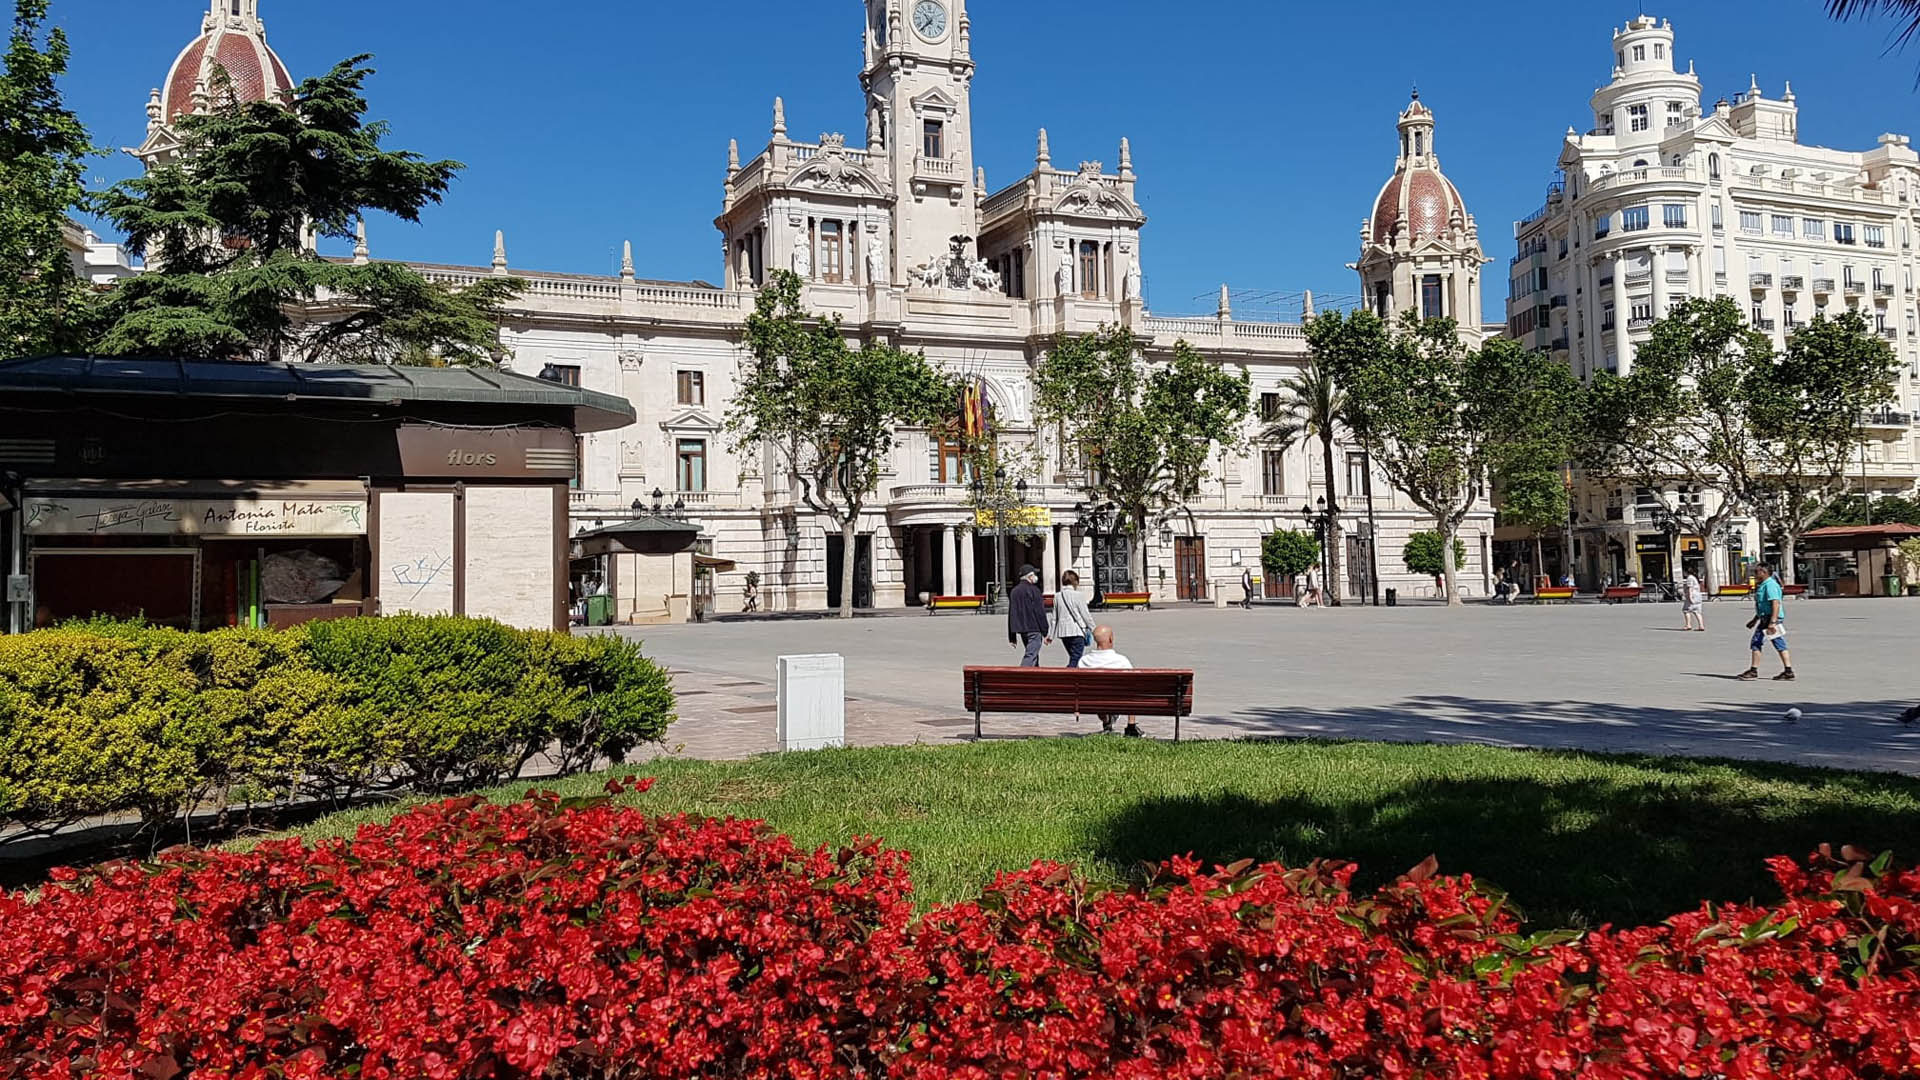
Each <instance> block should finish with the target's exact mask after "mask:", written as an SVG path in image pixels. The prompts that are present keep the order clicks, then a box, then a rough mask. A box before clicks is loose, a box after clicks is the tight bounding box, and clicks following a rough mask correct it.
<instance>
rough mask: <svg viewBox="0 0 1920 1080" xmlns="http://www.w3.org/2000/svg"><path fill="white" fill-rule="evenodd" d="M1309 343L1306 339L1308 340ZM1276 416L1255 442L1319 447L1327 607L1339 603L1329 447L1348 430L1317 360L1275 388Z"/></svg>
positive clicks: (1338, 398) (1340, 397) (1335, 391)
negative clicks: (1324, 512) (1310, 442)
mask: <svg viewBox="0 0 1920 1080" xmlns="http://www.w3.org/2000/svg"><path fill="white" fill-rule="evenodd" d="M1308 340H1309V342H1311V341H1312V338H1311V337H1309V339H1308ZM1280 391H1281V399H1280V415H1278V416H1276V417H1272V418H1264V419H1267V420H1268V423H1267V426H1266V428H1265V429H1264V430H1263V431H1261V433H1260V437H1261V438H1262V439H1263V440H1265V441H1267V442H1269V443H1271V444H1272V445H1273V447H1274V448H1275V449H1277V450H1289V449H1292V448H1293V447H1294V446H1295V445H1296V444H1299V443H1303V442H1306V441H1307V440H1309V439H1313V440H1318V442H1319V443H1320V457H1321V465H1322V468H1323V472H1324V476H1323V480H1324V483H1325V487H1326V500H1327V511H1328V524H1327V567H1326V578H1327V592H1328V593H1329V594H1330V595H1331V597H1332V600H1333V603H1334V604H1335V605H1338V604H1339V603H1340V584H1339V583H1340V581H1341V580H1342V578H1341V577H1340V559H1341V550H1342V549H1341V544H1340V534H1341V528H1340V513H1341V507H1340V499H1339V496H1338V493H1337V492H1336V491H1335V487H1334V478H1335V477H1336V476H1338V475H1339V474H1338V472H1336V471H1335V469H1334V459H1333V444H1334V441H1335V440H1336V439H1337V438H1338V437H1339V434H1340V431H1341V430H1342V429H1344V428H1347V427H1348V426H1349V425H1348V423H1347V420H1346V415H1345V414H1346V409H1347V396H1346V394H1344V393H1342V392H1341V390H1340V387H1339V385H1338V384H1337V383H1335V382H1334V381H1333V377H1332V376H1331V375H1329V374H1327V370H1326V368H1325V367H1323V366H1322V365H1321V364H1320V362H1319V360H1318V359H1313V360H1309V361H1308V363H1307V366H1306V367H1305V368H1302V369H1301V370H1300V371H1299V372H1298V373H1297V374H1295V375H1292V376H1290V377H1288V378H1286V379H1284V380H1282V381H1281V383H1280Z"/></svg>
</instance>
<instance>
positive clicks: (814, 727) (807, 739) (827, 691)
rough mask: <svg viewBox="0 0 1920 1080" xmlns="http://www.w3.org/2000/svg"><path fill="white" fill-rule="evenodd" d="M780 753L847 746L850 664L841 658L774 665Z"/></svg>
mask: <svg viewBox="0 0 1920 1080" xmlns="http://www.w3.org/2000/svg"><path fill="white" fill-rule="evenodd" d="M774 684H775V686H776V687H777V688H778V700H779V703H780V704H779V720H778V729H777V730H778V735H779V740H780V749H781V750H783V751H786V750H827V749H836V748H839V747H842V746H845V745H847V663H846V660H845V659H843V658H842V657H840V656H839V655H838V654H833V653H828V654H825V655H812V656H782V657H780V658H779V659H778V660H776V661H775V662H774Z"/></svg>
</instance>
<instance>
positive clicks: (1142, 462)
mask: <svg viewBox="0 0 1920 1080" xmlns="http://www.w3.org/2000/svg"><path fill="white" fill-rule="evenodd" d="M1248 385H1249V380H1248V379H1247V376H1246V375H1245V374H1244V373H1242V374H1238V375H1235V374H1230V373H1228V372H1226V371H1224V370H1222V369H1221V368H1220V367H1218V366H1217V365H1215V364H1214V363H1212V362H1211V361H1209V360H1208V359H1207V358H1206V357H1204V356H1202V355H1200V353H1199V352H1198V351H1196V350H1195V349H1193V348H1192V347H1191V346H1189V345H1188V344H1187V343H1186V342H1184V341H1181V342H1176V343H1175V345H1174V347H1173V357H1172V359H1171V360H1170V361H1169V362H1168V363H1166V364H1163V365H1159V366H1156V367H1153V368H1151V369H1149V368H1148V367H1147V365H1146V364H1145V363H1144V362H1143V361H1142V359H1141V355H1140V344H1139V341H1138V340H1137V339H1136V338H1135V337H1134V336H1133V333H1132V332H1131V331H1129V330H1126V329H1124V328H1120V327H1108V328H1104V329H1101V330H1100V331H1098V332H1097V333H1092V334H1087V335H1084V336H1079V337H1075V336H1070V335H1061V336H1060V337H1058V338H1056V339H1054V343H1053V347H1052V348H1051V349H1050V350H1048V352H1047V355H1046V357H1045V358H1043V359H1042V360H1041V361H1040V363H1039V364H1038V365H1036V366H1035V368H1034V372H1033V386H1034V414H1035V419H1036V420H1037V421H1038V422H1039V423H1040V424H1042V425H1044V426H1047V427H1057V428H1058V429H1059V430H1060V431H1061V433H1062V436H1063V437H1064V439H1065V441H1066V443H1067V448H1071V449H1072V450H1077V451H1078V452H1079V453H1080V455H1082V457H1083V459H1084V461H1085V463H1086V466H1087V469H1086V480H1085V487H1086V491H1087V494H1088V495H1089V496H1090V497H1091V498H1093V499H1096V500H1104V501H1108V502H1111V503H1113V504H1114V505H1115V506H1117V507H1119V508H1120V509H1121V510H1122V511H1123V512H1124V513H1125V514H1126V516H1127V520H1128V521H1129V522H1130V523H1131V525H1132V528H1133V533H1134V537H1135V540H1136V543H1135V545H1134V550H1133V574H1134V581H1136V582H1142V583H1144V582H1145V581H1146V564H1145V557H1146V553H1145V550H1144V547H1143V545H1142V544H1140V543H1139V542H1138V541H1139V538H1141V537H1144V536H1146V535H1147V530H1148V527H1149V525H1148V521H1149V518H1151V517H1153V516H1155V515H1161V516H1164V515H1168V514H1172V513H1177V512H1180V511H1182V510H1185V509H1186V507H1187V504H1188V503H1189V502H1190V501H1191V500H1192V499H1193V498H1194V497H1195V496H1196V495H1198V494H1199V493H1200V488H1201V487H1202V486H1203V485H1204V484H1205V483H1206V481H1207V478H1208V477H1209V475H1211V463H1212V462H1213V461H1214V460H1216V458H1215V455H1216V454H1218V453H1222V452H1225V451H1226V450H1228V449H1230V448H1232V447H1234V446H1237V445H1239V443H1240V441H1241V439H1242V438H1243V429H1244V427H1245V425H1246V420H1247V416H1248V414H1249V413H1250V412H1251V411H1252V404H1251V394H1250V393H1249V391H1248Z"/></svg>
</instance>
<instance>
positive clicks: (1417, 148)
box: [1413, 131, 1427, 157]
mask: <svg viewBox="0 0 1920 1080" xmlns="http://www.w3.org/2000/svg"><path fill="white" fill-rule="evenodd" d="M1426 152H1427V136H1426V134H1425V133H1424V132H1419V131H1416V132H1414V133H1413V156H1414V157H1420V156H1421V155H1423V154H1425V153H1426Z"/></svg>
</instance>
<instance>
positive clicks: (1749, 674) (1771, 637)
mask: <svg viewBox="0 0 1920 1080" xmlns="http://www.w3.org/2000/svg"><path fill="white" fill-rule="evenodd" d="M1754 572H1755V573H1756V574H1758V575H1759V580H1758V582H1757V583H1756V584H1755V585H1754V587H1753V607H1754V615H1753V618H1752V619H1749V620H1748V621H1747V626H1748V628H1749V629H1751V630H1752V631H1753V641H1752V642H1751V643H1750V645H1749V648H1750V649H1751V650H1752V652H1753V664H1752V666H1750V667H1748V668H1747V670H1745V671H1743V672H1741V673H1740V680H1741V681H1742V682H1752V681H1754V680H1755V679H1758V678H1759V677H1760V658H1761V656H1762V655H1763V653H1764V647H1765V646H1767V645H1769V644H1771V645H1772V646H1773V651H1774V652H1776V653H1779V654H1780V667H1781V671H1780V674H1778V675H1775V676H1774V677H1773V681H1774V682H1792V681H1793V680H1794V674H1793V654H1792V653H1790V652H1788V651H1787V597H1786V591H1785V590H1783V589H1782V588H1781V587H1780V579H1779V578H1777V577H1775V576H1774V573H1773V567H1771V566H1768V565H1767V564H1766V563H1761V564H1760V565H1759V566H1756V567H1754Z"/></svg>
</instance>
